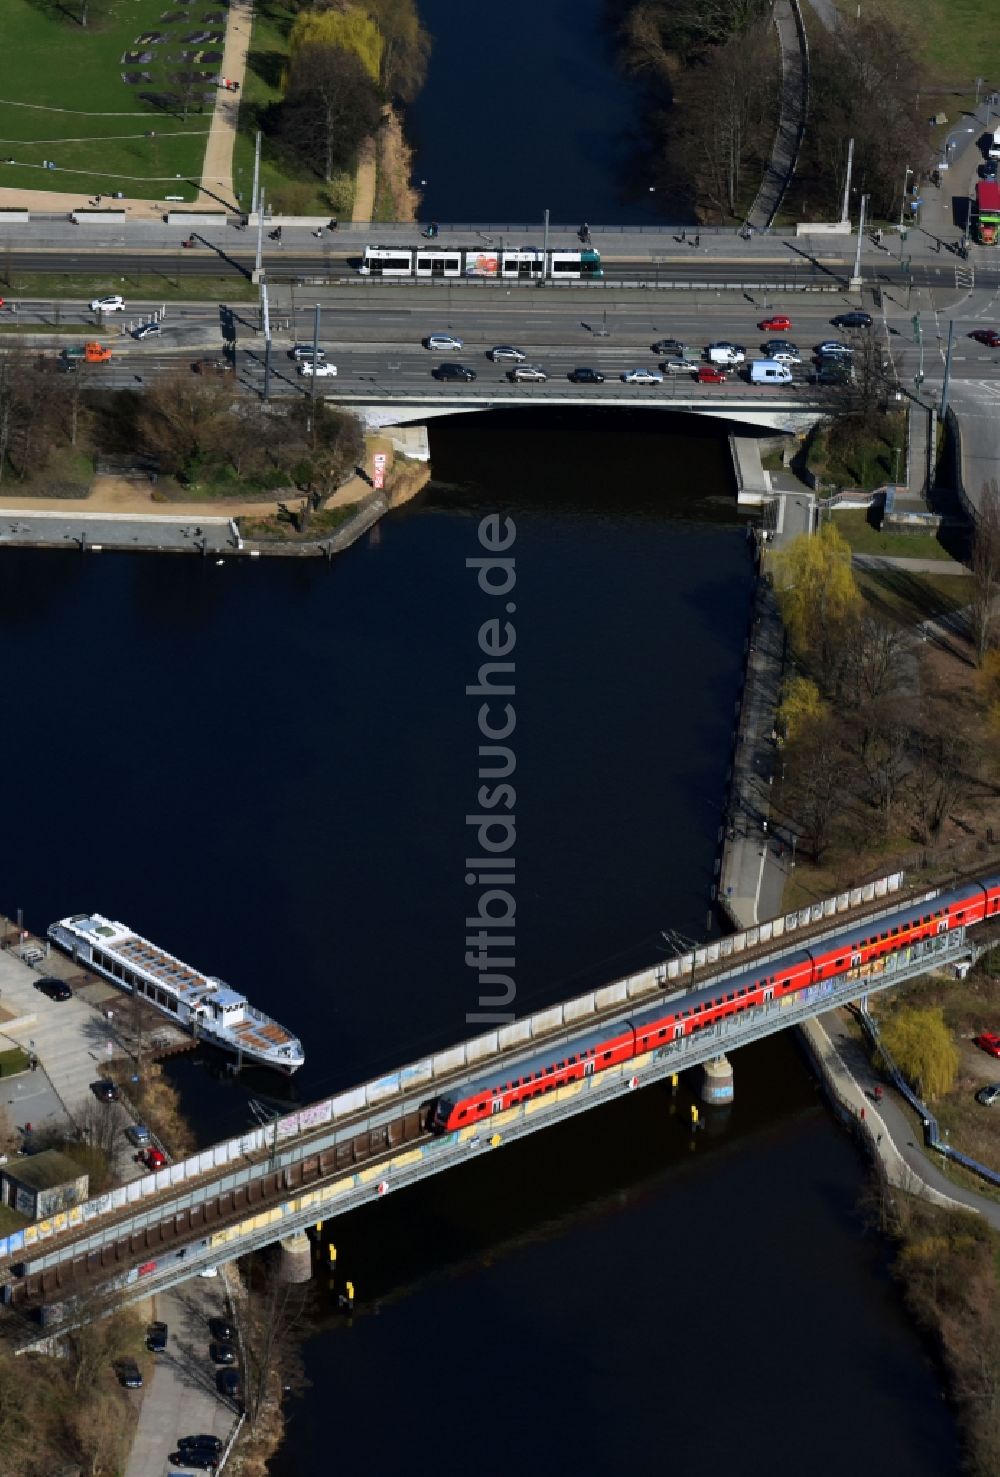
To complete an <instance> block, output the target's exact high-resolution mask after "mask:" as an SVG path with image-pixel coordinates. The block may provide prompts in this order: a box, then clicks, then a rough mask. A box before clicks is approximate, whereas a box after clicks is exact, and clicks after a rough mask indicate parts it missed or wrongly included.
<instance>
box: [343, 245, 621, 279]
mask: <svg viewBox="0 0 1000 1477" xmlns="http://www.w3.org/2000/svg"><path fill="white" fill-rule="evenodd" d="M358 271H359V273H360V275H361V276H362V277H414V278H416V279H417V280H418V281H420V280H424V279H427V278H431V279H434V278H440V277H470V278H475V277H479V278H493V279H499V280H502V281H505V282H540V281H549V282H594V281H599V280H600V279H601V278H602V277H603V276H604V269H603V267H602V266H601V256H600V252H598V251H595V250H594V249H593V247H586V248H585V249H584V250H582V251H548V252H545V251H542V250H541V249H540V248H539V247H535V246H528V247H519V248H515V249H512V250H504V251H496V250H493V249H490V248H486V249H484V248H483V247H463V246H432V247H424V246H366V247H365V250H364V255H363V256H362V258H361V265H360V266H359V267H358Z"/></svg>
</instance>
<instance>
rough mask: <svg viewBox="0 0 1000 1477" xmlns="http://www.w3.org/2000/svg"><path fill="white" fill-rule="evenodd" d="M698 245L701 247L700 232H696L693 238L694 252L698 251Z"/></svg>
mask: <svg viewBox="0 0 1000 1477" xmlns="http://www.w3.org/2000/svg"><path fill="white" fill-rule="evenodd" d="M700 245H701V232H700V231H698V232H696V233H695V238H694V249H695V251H697V250H698V247H699V246H700Z"/></svg>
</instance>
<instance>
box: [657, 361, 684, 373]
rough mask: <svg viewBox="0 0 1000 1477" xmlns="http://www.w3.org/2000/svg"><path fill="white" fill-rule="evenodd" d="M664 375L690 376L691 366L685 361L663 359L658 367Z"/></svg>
mask: <svg viewBox="0 0 1000 1477" xmlns="http://www.w3.org/2000/svg"><path fill="white" fill-rule="evenodd" d="M660 368H661V369H662V370H663V373H664V374H690V373H691V365H690V363H689V362H688V360H687V359H665V360H664V361H663V363H662V364H661V365H660Z"/></svg>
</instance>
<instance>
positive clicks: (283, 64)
mask: <svg viewBox="0 0 1000 1477" xmlns="http://www.w3.org/2000/svg"><path fill="white" fill-rule="evenodd" d="M287 66H288V58H287V56H284V55H282V53H281V52H280V51H251V52H250V54H249V56H248V57H247V67H248V68H249V70H250V71H251V72H254V73H255V74H256V75H257V76H258V77H259V78H260V80H261V81H262V82H263V83H265V84H266V85H267V86H268V87H273V88H274V89H275V91H278V90H280V88H281V78H282V75H283V73H284V71H285V69H286V68H287Z"/></svg>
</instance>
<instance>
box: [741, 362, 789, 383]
mask: <svg viewBox="0 0 1000 1477" xmlns="http://www.w3.org/2000/svg"><path fill="white" fill-rule="evenodd" d="M791 379H792V371H791V370H790V369H789V367H788V365H787V364H779V363H778V361H777V359H754V360H753V362H752V363H751V365H750V383H751V384H752V385H787V384H790V383H791Z"/></svg>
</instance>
